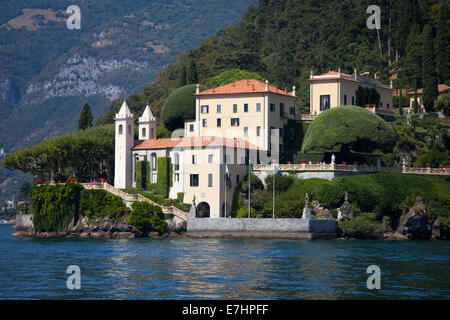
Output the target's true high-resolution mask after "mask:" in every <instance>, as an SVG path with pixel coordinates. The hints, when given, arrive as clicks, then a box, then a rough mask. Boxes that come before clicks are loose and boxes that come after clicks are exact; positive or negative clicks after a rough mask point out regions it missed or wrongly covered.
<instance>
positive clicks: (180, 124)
mask: <svg viewBox="0 0 450 320" xmlns="http://www.w3.org/2000/svg"><path fill="white" fill-rule="evenodd" d="M206 89H207V88H206V87H205V86H200V91H202V90H206ZM195 90H196V84H191V85H187V86H184V87H181V88H178V89H176V90H175V91H173V92H172V93H171V94H170V96H169V97H168V98H167V100H166V102H165V103H164V107H163V109H162V112H161V116H162V119H163V121H164V124H165V126H166V127H167V129H169V130H171V131H173V130H175V129H180V128H184V121H185V120H188V119H195V96H194V94H195Z"/></svg>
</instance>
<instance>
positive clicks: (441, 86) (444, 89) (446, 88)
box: [407, 84, 450, 94]
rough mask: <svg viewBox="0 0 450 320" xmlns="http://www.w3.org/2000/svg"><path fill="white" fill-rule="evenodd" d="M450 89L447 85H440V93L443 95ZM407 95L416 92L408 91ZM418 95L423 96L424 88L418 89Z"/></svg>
mask: <svg viewBox="0 0 450 320" xmlns="http://www.w3.org/2000/svg"><path fill="white" fill-rule="evenodd" d="M448 89H450V87H449V86H447V85H445V84H438V92H439V93H443V92H446V91H448ZM407 94H414V90H411V91H408V92H407ZM417 94H423V88H420V89H417Z"/></svg>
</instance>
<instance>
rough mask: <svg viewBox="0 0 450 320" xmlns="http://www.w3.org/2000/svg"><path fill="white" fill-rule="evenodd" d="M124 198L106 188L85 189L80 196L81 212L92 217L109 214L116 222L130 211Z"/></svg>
mask: <svg viewBox="0 0 450 320" xmlns="http://www.w3.org/2000/svg"><path fill="white" fill-rule="evenodd" d="M129 211H130V209H129V208H128V207H127V206H125V205H124V204H123V200H122V199H121V198H120V197H118V196H115V195H113V194H111V193H109V192H107V191H105V190H83V191H81V197H80V213H82V214H83V215H86V216H88V217H90V218H96V217H104V216H108V217H109V218H110V220H111V221H112V222H115V221H117V220H119V219H120V218H122V217H123V216H124V215H126V214H127V213H129Z"/></svg>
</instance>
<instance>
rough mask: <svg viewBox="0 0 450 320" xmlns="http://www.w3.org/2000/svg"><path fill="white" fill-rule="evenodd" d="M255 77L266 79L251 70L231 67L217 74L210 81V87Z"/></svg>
mask: <svg viewBox="0 0 450 320" xmlns="http://www.w3.org/2000/svg"><path fill="white" fill-rule="evenodd" d="M248 79H255V80H259V81H262V82H264V81H265V79H264V78H263V77H261V76H260V75H259V74H257V73H256V72H249V71H244V70H240V69H231V70H225V71H223V72H221V73H220V74H219V75H217V76H215V77H214V78H212V79H211V80H210V81H209V86H210V87H219V86H223V85H225V84H228V83H231V82H235V81H239V80H248Z"/></svg>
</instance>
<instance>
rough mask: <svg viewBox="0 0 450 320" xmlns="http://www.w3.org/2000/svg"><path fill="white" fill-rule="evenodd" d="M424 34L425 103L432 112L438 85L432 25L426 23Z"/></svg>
mask: <svg viewBox="0 0 450 320" xmlns="http://www.w3.org/2000/svg"><path fill="white" fill-rule="evenodd" d="M423 34H424V35H423V66H422V77H423V105H424V107H425V110H427V111H428V112H430V111H432V110H434V103H435V101H436V98H437V87H438V78H437V74H436V60H435V58H434V43H433V29H432V27H430V26H429V25H426V26H425V27H424V28H423Z"/></svg>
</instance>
